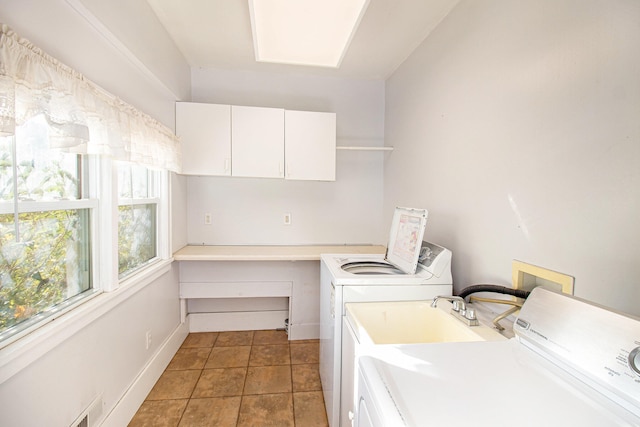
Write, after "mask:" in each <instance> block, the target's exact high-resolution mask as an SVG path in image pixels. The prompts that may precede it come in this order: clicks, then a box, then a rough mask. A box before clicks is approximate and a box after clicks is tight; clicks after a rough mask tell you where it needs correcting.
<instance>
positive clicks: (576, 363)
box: [354, 288, 640, 427]
mask: <svg viewBox="0 0 640 427" xmlns="http://www.w3.org/2000/svg"><path fill="white" fill-rule="evenodd" d="M514 332H515V335H516V337H515V338H512V339H510V340H505V341H486V342H464V343H463V342H458V343H439V344H411V345H381V346H377V349H375V351H370V352H368V354H367V356H364V357H361V358H360V359H359V362H358V363H359V368H358V384H357V390H358V398H357V409H356V414H355V420H354V426H355V427H404V426H410V427H420V426H426V425H433V426H450V427H463V426H464V427H466V426H469V425H475V426H507V425H517V426H524V427H528V426H530V427H534V426H535V427H538V426H553V427H555V426H581V427H602V426H640V320H639V319H637V318H632V317H629V316H625V315H622V314H619V313H615V312H612V311H609V310H606V309H604V308H602V307H599V306H596V305H593V304H591V303H588V302H585V301H582V300H579V299H576V298H573V297H570V296H567V295H564V294H558V293H555V292H552V291H549V290H546V289H543V288H535V289H534V290H533V291H532V293H531V295H530V296H529V297H528V299H527V300H526V302H525V303H524V306H523V307H522V309H521V311H520V314H519V315H518V317H517V319H516V321H515V325H514Z"/></svg>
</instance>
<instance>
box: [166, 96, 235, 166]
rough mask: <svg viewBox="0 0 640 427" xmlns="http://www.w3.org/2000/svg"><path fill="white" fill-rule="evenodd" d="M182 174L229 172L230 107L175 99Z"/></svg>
mask: <svg viewBox="0 0 640 427" xmlns="http://www.w3.org/2000/svg"><path fill="white" fill-rule="evenodd" d="M176 135H178V137H180V143H181V146H182V173H183V174H185V175H218V176H230V175H231V106H230V105H218V104H199V103H194V102H176Z"/></svg>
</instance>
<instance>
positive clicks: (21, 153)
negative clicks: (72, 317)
mask: <svg viewBox="0 0 640 427" xmlns="http://www.w3.org/2000/svg"><path fill="white" fill-rule="evenodd" d="M87 177H88V174H87V173H86V160H85V159H84V158H83V157H82V156H80V155H77V154H71V153H64V152H61V151H56V150H50V149H49V148H48V147H47V125H46V121H45V120H44V118H43V117H42V116H36V117H34V118H33V119H31V120H29V121H28V122H27V123H25V124H24V125H23V126H20V127H18V128H16V133H15V136H12V137H3V138H0V340H4V339H6V338H8V337H10V336H13V335H15V334H17V333H19V332H20V331H22V330H24V329H25V328H28V327H29V326H31V325H32V324H34V323H36V322H38V321H41V320H43V319H47V318H50V317H52V315H54V314H56V313H58V312H60V311H61V310H63V309H65V308H66V307H68V306H69V305H71V304H73V303H74V302H76V301H78V300H80V299H82V298H83V297H85V296H88V295H91V294H92V293H93V285H92V268H91V267H92V262H91V243H92V242H91V235H92V233H91V223H92V218H93V216H94V212H95V209H96V208H97V201H96V200H95V199H90V198H89V197H88V196H89V194H88V190H87V189H88V188H89V185H88V184H89V183H88V178H87Z"/></svg>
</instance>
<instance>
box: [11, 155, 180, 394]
mask: <svg viewBox="0 0 640 427" xmlns="http://www.w3.org/2000/svg"><path fill="white" fill-rule="evenodd" d="M88 164H89V167H90V168H92V169H91V170H93V171H95V172H92V174H93V176H95V177H98V176H102V177H105V176H111V179H100V180H96V179H90V180H89V197H90V198H89V199H81V200H61V201H44V202H40V201H38V202H31V201H25V202H20V203H19V204H18V211H19V212H20V213H22V212H35V211H42V210H48V211H49V210H66V209H71V210H76V209H85V208H89V209H91V210H92V214H91V223H92V226H91V241H92V246H91V253H92V263H93V268H92V289H90V290H89V291H87V293H86V294H85V295H84V296H83V297H82V298H79V299H78V301H75V302H73V303H71V304H69V305H67V306H64V308H62V309H61V310H59V311H57V312H54V313H53V314H51V315H49V316H47V317H46V318H44V319H43V320H42V321H40V322H38V323H36V324H34V325H31V326H29V327H27V328H25V329H24V330H22V331H20V332H18V333H16V334H15V335H13V336H10V337H9V338H7V339H5V340H4V341H2V342H0V384H2V383H3V382H4V381H5V380H6V379H8V378H9V377H11V376H12V375H14V374H15V373H17V372H19V371H20V370H21V369H23V368H24V367H26V366H28V365H29V364H31V363H32V362H33V361H35V360H37V359H38V358H40V357H41V356H42V355H44V354H45V353H46V352H48V351H49V350H51V349H52V348H54V347H55V346H56V345H59V344H61V343H62V342H63V341H64V340H65V339H67V338H69V337H70V336H72V335H73V334H74V333H76V332H78V331H79V330H80V329H82V328H83V327H85V326H86V325H87V324H89V323H91V322H92V321H94V320H96V319H97V318H98V317H100V316H101V315H102V314H104V313H107V312H108V311H109V310H112V309H113V308H115V307H116V306H117V305H118V304H120V303H122V302H124V301H125V300H126V298H128V297H129V296H131V295H133V294H134V293H136V292H138V291H139V290H140V289H142V288H144V287H145V286H146V285H148V284H149V283H151V282H152V281H154V280H155V279H157V278H158V277H160V276H161V275H163V274H165V273H166V272H168V271H169V268H170V265H171V262H172V260H173V258H172V256H171V247H170V243H171V240H170V222H169V221H170V217H169V213H170V209H169V206H170V203H169V199H170V189H169V172H167V171H160V173H159V174H158V182H157V183H155V185H158V188H157V194H159V195H160V197H154V198H150V199H139V202H140V203H145V204H146V203H149V202H150V201H152V202H154V203H156V204H157V219H156V227H157V236H156V239H157V246H158V248H157V256H156V257H155V258H153V259H152V260H150V261H149V262H148V263H146V264H145V265H144V266H142V267H141V268H139V269H137V270H135V271H133V272H132V273H131V274H130V275H127V276H125V277H123V278H119V277H118V245H117V242H118V217H119V215H118V206H119V204H118V203H116V202H118V194H117V171H116V165H115V162H113V161H112V160H111V159H109V158H106V157H101V158H96V157H90V158H89V159H88ZM96 181H99V182H98V183H97V184H96ZM130 200H131V199H129V200H127V202H128V203H129V202H130ZM136 200H138V199H136ZM13 209H14V203H13V202H0V213H13V212H14V211H13ZM5 210H7V212H4V211H5ZM54 311H55V309H54ZM98 313H99V314H98ZM53 320H56V322H53Z"/></svg>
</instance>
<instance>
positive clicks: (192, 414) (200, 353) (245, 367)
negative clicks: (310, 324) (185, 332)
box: [129, 330, 328, 427]
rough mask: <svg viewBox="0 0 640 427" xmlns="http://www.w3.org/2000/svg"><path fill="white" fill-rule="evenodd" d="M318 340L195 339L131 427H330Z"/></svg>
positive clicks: (272, 334)
mask: <svg viewBox="0 0 640 427" xmlns="http://www.w3.org/2000/svg"><path fill="white" fill-rule="evenodd" d="M318 361H319V343H318V340H303V341H288V339H287V335H286V333H285V332H284V331H275V330H273V331H240V332H206V333H192V334H189V336H187V338H186V340H185V341H184V343H183V344H182V346H181V347H180V349H179V350H178V352H177V353H176V355H175V356H174V357H173V359H172V360H171V362H170V363H169V366H167V369H166V370H165V371H164V373H163V374H162V376H161V377H160V379H159V380H158V382H157V383H156V384H155V386H154V387H153V389H152V390H151V392H150V393H149V395H148V396H147V398H146V400H145V401H144V402H143V404H142V406H141V407H140V409H138V412H137V413H136V415H135V416H134V417H133V419H132V420H131V423H130V424H129V427H141V426H145V427H147V426H148V427H165V426H166V427H195V426H198V427H204V426H216V427H226V426H233V427H236V426H243V427H244V426H252V427H262V426H278V427H287V426H290V427H316V426H321V427H326V426H327V425H328V424H327V416H326V412H325V407H324V400H323V397H322V389H321V386H320V375H319V372H318Z"/></svg>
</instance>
